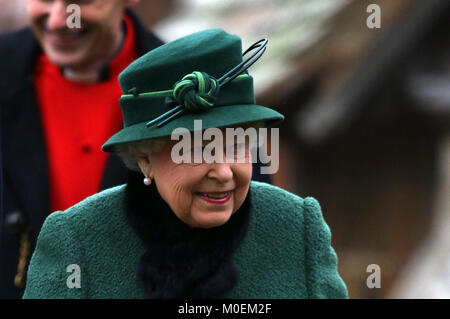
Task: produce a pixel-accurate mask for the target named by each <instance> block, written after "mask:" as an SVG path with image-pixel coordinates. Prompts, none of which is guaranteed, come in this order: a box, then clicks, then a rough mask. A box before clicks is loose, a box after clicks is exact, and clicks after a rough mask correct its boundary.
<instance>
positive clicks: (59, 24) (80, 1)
mask: <svg viewBox="0 0 450 319" xmlns="http://www.w3.org/2000/svg"><path fill="white" fill-rule="evenodd" d="M126 3H127V1H125V0H28V15H29V18H30V23H31V27H32V29H33V32H34V34H35V35H36V37H37V39H38V41H39V43H40V45H41V47H42V49H43V51H44V52H45V54H47V56H48V57H49V59H50V61H51V62H52V63H53V64H55V65H57V66H60V67H72V68H81V69H83V68H89V67H90V66H91V65H92V64H95V63H106V62H107V61H108V60H109V59H110V58H111V56H112V55H113V53H114V51H115V50H116V48H117V47H118V45H119V44H120V41H121V32H120V28H121V21H122V17H123V12H124V9H125V6H126ZM70 4H75V5H78V6H79V8H80V16H81V17H80V18H81V19H80V28H77V27H74V28H70V27H69V25H68V23H67V21H68V20H69V21H74V20H73V19H72V18H73V14H74V12H75V11H71V10H69V12H67V11H68V10H67V6H69V5H70Z"/></svg>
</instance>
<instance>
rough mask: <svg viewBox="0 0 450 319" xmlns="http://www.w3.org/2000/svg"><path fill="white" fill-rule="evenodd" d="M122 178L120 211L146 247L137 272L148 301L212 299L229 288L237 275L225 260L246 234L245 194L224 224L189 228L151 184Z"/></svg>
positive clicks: (131, 175)
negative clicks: (126, 180) (123, 196)
mask: <svg viewBox="0 0 450 319" xmlns="http://www.w3.org/2000/svg"><path fill="white" fill-rule="evenodd" d="M128 175H129V176H128V183H127V187H126V191H125V201H124V206H125V212H126V215H127V218H128V221H129V222H130V224H131V226H132V227H133V228H134V230H135V231H136V232H137V234H138V236H139V237H140V238H141V239H142V240H143V241H144V242H145V244H146V246H147V251H146V252H145V253H144V254H143V255H142V256H141V258H140V260H139V263H138V269H137V272H138V276H139V278H140V279H141V280H142V281H143V282H144V286H145V289H146V291H147V293H148V294H149V297H150V298H216V297H220V296H221V295H223V294H224V293H226V292H227V291H229V290H230V289H232V288H233V287H234V286H235V284H236V283H237V280H238V274H237V272H236V270H235V268H234V266H233V265H232V263H231V260H230V257H231V254H232V252H233V251H234V250H235V249H236V248H237V247H238V246H239V244H240V242H241V241H242V239H243V238H244V236H245V234H246V232H247V227H248V219H249V214H250V191H249V193H248V195H247V198H246V200H245V201H244V203H243V205H242V206H241V207H240V208H239V210H238V211H237V212H236V213H234V214H233V215H232V217H231V218H230V220H229V221H228V222H227V223H226V224H225V225H223V226H220V227H215V228H211V229H195V228H191V227H189V226H188V225H186V224H184V223H183V222H182V221H181V220H179V219H178V217H177V216H176V215H175V214H174V213H173V212H172V210H171V209H170V207H169V206H168V205H167V203H166V202H165V201H164V200H163V199H162V198H161V196H160V195H159V193H158V190H157V188H156V186H155V185H154V183H152V184H151V185H150V186H145V185H144V184H143V182H142V179H143V175H142V174H140V173H135V172H131V171H130V172H129V174H128Z"/></svg>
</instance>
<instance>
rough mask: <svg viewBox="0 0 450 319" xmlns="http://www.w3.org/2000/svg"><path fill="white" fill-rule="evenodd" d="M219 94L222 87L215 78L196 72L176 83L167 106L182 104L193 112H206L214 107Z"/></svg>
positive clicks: (167, 99) (167, 100)
mask: <svg viewBox="0 0 450 319" xmlns="http://www.w3.org/2000/svg"><path fill="white" fill-rule="evenodd" d="M219 92H220V86H219V84H218V83H217V80H216V79H215V78H213V77H212V76H210V75H208V74H207V73H205V72H199V71H194V72H192V73H190V74H187V75H185V76H184V77H183V78H182V79H181V80H180V81H178V82H177V83H175V86H174V88H173V94H172V96H169V97H168V98H166V104H168V105H170V106H176V105H178V104H180V105H183V106H184V107H185V108H186V109H188V110H189V111H192V112H200V111H205V110H207V109H209V108H211V107H213V106H214V103H215V101H216V99H217V95H218V94H219Z"/></svg>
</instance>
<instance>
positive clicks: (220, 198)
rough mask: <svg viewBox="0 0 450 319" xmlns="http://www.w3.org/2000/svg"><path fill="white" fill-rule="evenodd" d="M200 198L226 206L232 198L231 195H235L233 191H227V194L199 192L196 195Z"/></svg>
mask: <svg viewBox="0 0 450 319" xmlns="http://www.w3.org/2000/svg"><path fill="white" fill-rule="evenodd" d="M196 194H197V195H198V197H200V198H201V199H202V200H204V201H206V202H208V203H211V204H224V203H226V202H228V201H229V200H230V198H231V195H233V191H232V190H231V191H227V192H207V193H203V192H198V193H196Z"/></svg>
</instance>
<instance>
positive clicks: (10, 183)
mask: <svg viewBox="0 0 450 319" xmlns="http://www.w3.org/2000/svg"><path fill="white" fill-rule="evenodd" d="M127 13H128V14H129V15H130V16H131V18H132V20H133V22H134V26H135V31H136V39H137V44H138V48H137V49H138V52H139V54H141V55H142V54H144V53H146V52H148V51H150V50H152V49H153V48H155V47H158V46H159V45H161V44H162V43H163V42H162V41H161V40H160V39H159V38H158V37H156V36H155V35H154V34H153V33H151V32H149V31H147V30H146V28H145V27H144V26H143V25H142V24H141V22H140V21H139V20H138V19H137V17H136V16H135V15H134V14H133V13H132V12H131V11H129V12H127ZM39 53H40V47H39V44H38V42H37V41H36V39H35V37H34V35H33V33H32V31H31V29H30V28H26V29H22V30H20V31H17V32H14V33H11V34H7V35H4V36H1V37H0V92H1V93H0V119H1V123H0V128H1V132H0V136H2V141H1V145H2V150H1V152H0V153H2V155H3V161H2V162H3V179H4V183H3V186H4V187H3V188H4V189H3V199H4V209H3V214H2V216H1V217H2V218H1V221H0V225H3V227H2V228H1V229H0V235H1V237H0V265H1V267H0V298H20V297H21V295H22V292H23V289H19V288H17V287H16V286H15V285H14V277H15V274H16V272H17V267H18V261H19V246H20V240H21V239H23V236H24V234H25V233H26V234H28V235H27V236H29V238H28V239H29V242H30V243H31V247H29V249H28V251H29V254H28V255H29V257H28V258H27V259H28V260H29V258H30V257H31V253H32V251H33V249H34V246H35V242H36V237H37V235H38V234H39V231H40V229H41V226H42V224H43V222H44V220H45V218H46V217H47V216H48V215H49V213H50V211H49V210H50V194H49V176H48V165H47V154H46V150H45V140H44V135H43V128H42V125H41V118H40V114H39V111H38V107H37V100H36V95H35V92H34V84H33V75H32V73H33V68H34V63H35V60H36V57H37V56H38V54H39ZM125 181H126V169H125V167H124V165H123V164H122V162H121V160H120V159H119V158H118V157H116V156H115V155H109V156H108V160H107V164H106V167H105V171H104V174H103V177H102V183H101V189H102V190H103V189H106V188H109V187H112V186H115V185H119V184H122V183H124V182H125ZM27 264H28V261H27Z"/></svg>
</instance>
